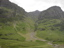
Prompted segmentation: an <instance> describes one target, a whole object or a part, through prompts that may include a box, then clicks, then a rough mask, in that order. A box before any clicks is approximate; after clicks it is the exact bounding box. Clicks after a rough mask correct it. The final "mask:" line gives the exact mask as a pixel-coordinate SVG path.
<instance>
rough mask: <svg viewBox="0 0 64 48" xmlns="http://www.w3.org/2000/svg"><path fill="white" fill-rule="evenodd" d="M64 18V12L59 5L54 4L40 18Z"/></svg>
mask: <svg viewBox="0 0 64 48" xmlns="http://www.w3.org/2000/svg"><path fill="white" fill-rule="evenodd" d="M60 18H64V12H63V11H62V9H61V8H60V7H59V6H52V7H50V8H48V9H47V10H44V11H42V12H41V14H40V15H39V19H40V20H41V19H60Z"/></svg>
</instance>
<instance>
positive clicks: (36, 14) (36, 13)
mask: <svg viewBox="0 0 64 48" xmlns="http://www.w3.org/2000/svg"><path fill="white" fill-rule="evenodd" d="M39 14H40V11H38V10H36V11H33V12H28V16H30V17H31V18H32V19H33V20H37V19H38V16H39Z"/></svg>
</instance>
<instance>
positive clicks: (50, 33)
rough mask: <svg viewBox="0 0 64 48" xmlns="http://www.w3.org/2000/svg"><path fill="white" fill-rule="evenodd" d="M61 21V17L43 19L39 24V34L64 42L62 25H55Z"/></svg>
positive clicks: (47, 38) (39, 35) (45, 37)
mask: <svg viewBox="0 0 64 48" xmlns="http://www.w3.org/2000/svg"><path fill="white" fill-rule="evenodd" d="M61 22H62V20H59V19H52V20H48V21H47V20H43V21H41V22H40V23H39V24H38V30H37V36H38V37H40V38H44V39H46V40H50V41H53V42H56V41H58V42H64V38H63V37H64V33H63V31H61V30H60V28H61V26H54V25H56V24H61Z"/></svg>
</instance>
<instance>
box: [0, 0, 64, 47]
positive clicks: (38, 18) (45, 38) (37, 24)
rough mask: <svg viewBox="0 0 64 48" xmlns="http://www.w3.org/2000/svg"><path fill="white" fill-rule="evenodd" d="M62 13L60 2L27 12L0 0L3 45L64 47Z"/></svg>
mask: <svg viewBox="0 0 64 48" xmlns="http://www.w3.org/2000/svg"><path fill="white" fill-rule="evenodd" d="M63 15H64V12H63V11H62V10H61V8H60V7H58V6H53V7H50V8H49V9H47V10H45V11H42V12H41V11H38V10H36V11H33V12H26V11H25V10H24V9H23V8H22V7H19V6H18V5H16V4H14V3H12V2H10V1H9V0H0V48H56V47H57V48H58V47H60V48H64V38H63V37H64V18H63V17H64V16H63Z"/></svg>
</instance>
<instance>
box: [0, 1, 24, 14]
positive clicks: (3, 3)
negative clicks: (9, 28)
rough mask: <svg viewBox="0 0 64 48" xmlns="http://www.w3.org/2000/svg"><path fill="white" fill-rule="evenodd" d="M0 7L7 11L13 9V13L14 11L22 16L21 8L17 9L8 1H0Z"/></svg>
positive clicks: (22, 10) (16, 6)
mask: <svg viewBox="0 0 64 48" xmlns="http://www.w3.org/2000/svg"><path fill="white" fill-rule="evenodd" d="M0 7H5V8H8V9H13V11H15V10H16V12H19V13H22V12H23V14H24V12H25V10H24V9H23V8H21V7H19V6H18V5H16V4H14V3H11V2H10V1H9V0H0Z"/></svg>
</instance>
